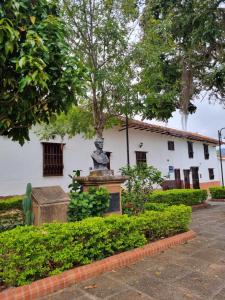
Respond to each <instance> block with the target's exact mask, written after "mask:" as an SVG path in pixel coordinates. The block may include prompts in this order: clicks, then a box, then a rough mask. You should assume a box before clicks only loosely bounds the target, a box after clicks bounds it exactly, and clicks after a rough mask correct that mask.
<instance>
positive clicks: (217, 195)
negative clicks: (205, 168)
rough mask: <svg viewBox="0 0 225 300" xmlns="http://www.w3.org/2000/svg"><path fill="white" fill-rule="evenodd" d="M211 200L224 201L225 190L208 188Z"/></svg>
mask: <svg viewBox="0 0 225 300" xmlns="http://www.w3.org/2000/svg"><path fill="white" fill-rule="evenodd" d="M209 191H210V194H211V198H212V199H225V188H223V187H219V186H217V187H211V188H209Z"/></svg>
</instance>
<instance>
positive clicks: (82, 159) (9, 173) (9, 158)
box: [0, 127, 219, 196]
mask: <svg viewBox="0 0 225 300" xmlns="http://www.w3.org/2000/svg"><path fill="white" fill-rule="evenodd" d="M118 129H119V128H116V127H115V128H113V129H108V130H106V131H105V134H104V137H105V145H104V150H105V151H110V152H112V154H111V169H114V170H115V174H118V173H119V169H120V167H122V166H124V165H126V161H127V158H126V136H125V131H119V130H118ZM129 137H130V160H131V164H133V165H134V164H135V163H136V156H135V151H147V152H148V153H147V162H148V164H150V165H153V166H155V167H157V168H158V169H159V170H160V171H161V172H162V173H163V175H167V174H168V166H173V167H174V168H179V169H180V170H181V177H182V179H183V169H189V168H190V167H195V166H196V167H199V174H200V177H201V178H200V182H209V181H210V180H209V175H208V168H214V171H215V181H216V180H219V172H218V167H217V157H216V149H215V147H214V146H211V145H210V146H209V154H210V158H209V160H205V159H204V151H203V143H202V142H197V141H196V142H194V145H193V146H194V158H193V159H189V158H188V150H187V141H186V140H185V139H181V138H173V137H170V136H166V135H161V134H156V133H150V132H146V131H144V130H135V129H130V130H129ZM168 140H171V141H174V142H175V151H169V150H168V146H167V141H168ZM53 142H60V141H59V140H58V141H57V140H54V141H53ZM63 142H64V143H65V146H64V153H63V157H64V176H57V177H43V176H42V167H43V161H42V160H43V157H42V156H43V153H42V144H41V142H40V141H39V140H38V138H37V137H36V136H35V135H34V134H31V141H30V142H26V143H25V144H24V146H22V147H21V146H20V145H19V144H18V143H16V142H12V141H10V140H8V139H7V138H5V137H0V196H4V195H15V194H23V193H24V192H25V188H26V184H27V183H28V182H31V183H32V185H33V186H50V185H61V186H62V187H63V188H64V189H65V190H66V189H67V186H68V184H69V183H70V178H69V177H68V175H69V174H71V173H72V171H73V170H74V169H81V170H82V175H87V174H88V173H89V168H90V167H92V160H91V157H90V153H91V152H92V151H93V150H94V148H95V147H94V144H93V140H85V139H83V138H82V137H81V136H80V135H77V136H76V137H75V138H73V139H70V140H68V139H65V140H64V141H63ZM141 142H143V147H142V148H139V144H140V143H141ZM171 179H173V175H172V176H171Z"/></svg>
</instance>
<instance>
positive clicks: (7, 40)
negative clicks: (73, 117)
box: [0, 0, 85, 144]
mask: <svg viewBox="0 0 225 300" xmlns="http://www.w3.org/2000/svg"><path fill="white" fill-rule="evenodd" d="M0 16H1V19H0V58H1V59H0V135H6V136H8V137H11V138H12V139H13V140H17V141H19V142H20V143H21V144H23V143H24V141H25V140H27V139H29V129H30V128H31V126H32V125H35V124H36V123H40V122H48V121H49V119H50V117H51V116H52V115H54V114H56V113H59V112H61V111H63V110H65V111H66V110H67V108H68V107H69V105H71V104H72V103H76V97H77V95H78V94H80V92H81V90H82V86H84V83H83V80H84V73H85V71H84V68H83V65H82V63H81V62H80V61H78V59H77V58H76V56H74V55H72V54H71V51H70V47H69V45H68V42H67V40H66V35H67V32H66V29H67V28H66V25H65V23H64V21H63V20H62V16H61V14H60V12H59V9H58V2H57V1H53V0H51V1H47V0H42V1H36V2H35V3H33V1H28V0H25V1H23V2H21V1H18V0H15V1H4V3H3V4H2V5H1V7H0Z"/></svg>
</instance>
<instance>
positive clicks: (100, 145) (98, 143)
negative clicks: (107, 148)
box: [95, 138, 104, 150]
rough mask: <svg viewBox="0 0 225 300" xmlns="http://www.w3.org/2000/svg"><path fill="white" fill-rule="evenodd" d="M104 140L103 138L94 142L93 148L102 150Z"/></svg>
mask: <svg viewBox="0 0 225 300" xmlns="http://www.w3.org/2000/svg"><path fill="white" fill-rule="evenodd" d="M103 144H104V139H103V138H97V139H96V140H95V147H96V148H97V149H99V150H102V149H103Z"/></svg>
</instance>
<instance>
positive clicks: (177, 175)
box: [174, 169, 182, 189]
mask: <svg viewBox="0 0 225 300" xmlns="http://www.w3.org/2000/svg"><path fill="white" fill-rule="evenodd" d="M174 176H175V186H176V189H181V188H182V184H181V177H180V169H174Z"/></svg>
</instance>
